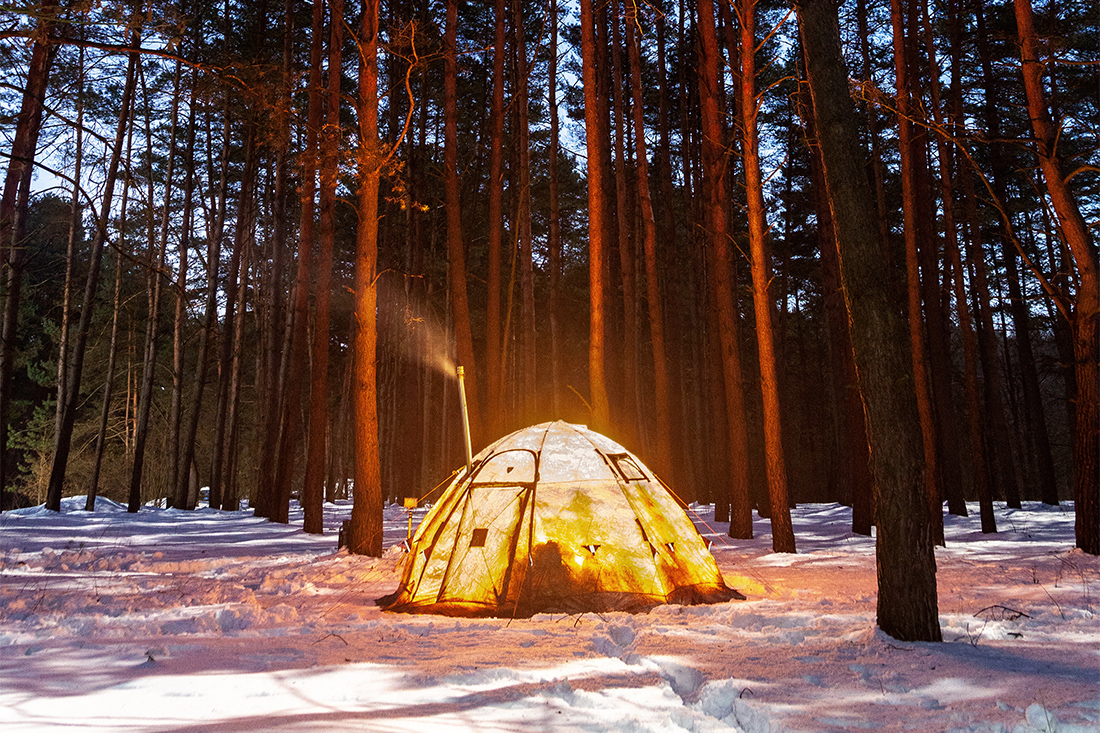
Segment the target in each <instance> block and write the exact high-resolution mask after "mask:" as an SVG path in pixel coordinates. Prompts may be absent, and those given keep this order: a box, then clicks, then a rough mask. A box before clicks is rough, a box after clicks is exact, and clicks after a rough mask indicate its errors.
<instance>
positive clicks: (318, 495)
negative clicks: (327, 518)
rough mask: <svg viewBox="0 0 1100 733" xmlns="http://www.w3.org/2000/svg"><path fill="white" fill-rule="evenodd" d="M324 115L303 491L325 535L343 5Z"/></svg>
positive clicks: (309, 517) (336, 14) (311, 526)
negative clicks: (326, 457)
mask: <svg viewBox="0 0 1100 733" xmlns="http://www.w3.org/2000/svg"><path fill="white" fill-rule="evenodd" d="M330 2H331V5H330V8H331V9H330V19H329V24H330V30H331V36H330V37H329V57H328V97H327V102H328V110H327V114H328V117H327V120H326V123H325V129H324V131H323V133H322V135H321V140H320V143H321V201H320V203H321V211H320V220H319V222H318V224H319V228H320V238H319V240H318V242H317V244H318V247H317V271H316V276H315V278H314V281H313V287H314V294H313V306H314V316H313V360H312V362H313V371H312V377H313V378H312V383H311V386H310V400H309V450H308V455H307V457H306V475H305V483H304V484H303V486H302V509H303V510H304V513H305V520H304V529H305V531H306V532H309V533H311V534H321V532H322V531H323V530H324V501H325V490H324V483H325V454H326V450H325V449H326V446H327V444H328V422H329V417H328V352H329V314H330V311H331V308H330V300H331V292H330V291H331V289H332V251H333V248H334V246H335V242H336V183H337V180H336V177H337V174H338V173H339V153H340V150H339V144H340V137H341V134H340V80H341V78H342V76H343V73H342V71H341V46H342V44H343V41H344V33H343V28H344V26H343V23H344V0H330Z"/></svg>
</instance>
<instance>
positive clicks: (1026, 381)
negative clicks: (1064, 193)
mask: <svg viewBox="0 0 1100 733" xmlns="http://www.w3.org/2000/svg"><path fill="white" fill-rule="evenodd" d="M985 1H986V0H978V2H977V6H978V7H977V12H976V14H975V16H976V17H975V20H976V26H977V34H976V38H975V40H976V46H977V49H978V60H979V63H980V66H981V74H982V84H983V86H984V87H985V90H984V91H985V100H984V106H983V109H982V115H983V118H984V121H985V126H986V135H987V136H988V139H989V140H990V141H992V142H991V144H990V145H989V168H990V170H989V177H990V179H991V183H992V186H993V193H994V195H995V197H996V199H997V200H998V202H999V205H1000V206H1002V207H1003V206H1004V205H1005V203H1006V202H1007V201H1008V200H1009V193H1008V185H1007V180H1006V179H1008V178H1009V176H1010V175H1011V172H1010V171H1011V169H1010V165H1011V163H1010V161H1008V160H1006V159H1005V154H1004V151H1003V150H1002V146H1003V145H1004V144H1005V143H1004V142H1002V138H1003V135H1002V132H1001V122H1000V120H1001V116H1002V114H1003V113H1002V111H1001V109H1000V105H1001V99H1002V97H1001V91H1000V89H999V86H998V84H997V77H996V75H995V74H994V72H993V58H992V49H991V48H990V39H989V38H988V36H987V33H986V17H985V9H984V7H983V5H984V3H985ZM1005 225H1006V230H1005V232H1004V233H1003V235H1002V240H1001V255H1002V257H1003V259H1004V268H1005V277H1004V279H1005V281H1006V282H1007V284H1008V299H1009V312H1010V313H1011V316H1012V325H1013V327H1014V330H1015V339H1014V341H1015V344H1016V352H1017V355H1018V357H1019V364H1020V383H1021V385H1022V387H1023V398H1024V403H1023V427H1024V437H1025V440H1026V441H1027V446H1028V449H1027V450H1026V451H1023V459H1024V467H1025V469H1026V470H1025V471H1024V476H1025V477H1033V479H1032V480H1034V481H1035V482H1036V483H1038V484H1039V487H1040V489H1039V491H1040V495H1041V496H1043V497H1046V498H1048V499H1049V498H1051V497H1052V496H1053V497H1056V496H1057V489H1056V486H1055V470H1054V459H1053V457H1052V455H1051V452H1050V436H1049V433H1048V430H1047V424H1046V411H1045V410H1044V409H1043V402H1042V394H1041V392H1040V389H1039V372H1038V370H1037V368H1036V366H1035V351H1034V349H1033V348H1032V343H1031V330H1032V327H1031V314H1030V310H1029V306H1028V304H1027V302H1026V298H1025V295H1024V292H1023V288H1022V286H1021V282H1022V281H1021V275H1020V271H1019V263H1018V261H1017V260H1018V256H1019V255H1018V254H1017V252H1016V244H1015V243H1014V239H1015V235H1014V234H1013V233H1012V232H1011V231H1009V230H1008V228H1009V226H1010V223H1009V220H1008V219H1007V216H1006V219H1005ZM1010 488H1013V487H1012V485H1010ZM1006 498H1007V499H1008V501H1009V502H1010V503H1012V504H1017V505H1018V502H1019V497H1018V496H1013V495H1011V494H1009V495H1007V496H1006Z"/></svg>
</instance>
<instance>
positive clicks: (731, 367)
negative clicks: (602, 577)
mask: <svg viewBox="0 0 1100 733" xmlns="http://www.w3.org/2000/svg"><path fill="white" fill-rule="evenodd" d="M698 13H699V26H698V29H699V57H700V58H699V106H700V111H701V118H702V134H703V172H704V176H703V182H704V187H705V188H706V192H707V193H706V206H707V216H706V223H707V226H706V229H707V240H708V241H707V244H706V251H707V264H708V270H709V271H710V283H709V284H710V286H712V287H713V288H714V299H715V300H714V302H715V307H716V310H717V318H718V338H719V344H720V354H721V364H722V381H723V383H724V386H725V401H726V405H725V407H726V422H727V425H726V428H727V430H728V432H729V470H730V476H731V478H732V481H731V485H730V528H729V535H730V537H736V538H739V539H751V538H752V504H751V503H750V499H749V448H748V433H747V430H746V427H745V398H744V392H743V390H744V387H743V385H742V381H741V380H742V376H741V345H740V343H739V331H740V329H739V327H738V323H737V320H738V315H737V312H736V308H735V305H734V289H733V278H734V276H733V272H732V268H731V265H730V253H729V229H728V226H727V218H726V206H727V204H728V196H727V195H726V183H725V181H726V173H727V160H728V159H727V156H726V152H725V150H726V145H725V143H724V141H723V135H722V122H721V116H720V114H721V113H720V110H719V105H718V97H719V93H718V85H719V84H720V83H721V78H722V77H721V76H720V75H719V68H718V67H719V64H718V42H717V38H716V35H715V33H716V27H715V24H714V4H713V3H712V2H711V0H699V3H698Z"/></svg>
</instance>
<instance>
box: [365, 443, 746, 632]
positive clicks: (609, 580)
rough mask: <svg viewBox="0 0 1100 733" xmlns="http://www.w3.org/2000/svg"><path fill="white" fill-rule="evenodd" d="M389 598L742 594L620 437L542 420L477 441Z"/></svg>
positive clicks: (508, 604)
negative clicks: (479, 446)
mask: <svg viewBox="0 0 1100 733" xmlns="http://www.w3.org/2000/svg"><path fill="white" fill-rule="evenodd" d="M405 563H406V564H405V568H404V573H403V576H402V579H401V584H400V585H399V587H398V589H397V591H396V592H395V593H393V594H391V595H389V596H386V597H385V598H380V599H379V600H378V603H379V605H381V606H382V607H383V608H385V609H386V610H391V611H406V612H429V613H441V614H446V615H458V616H505V617H524V616H530V615H532V614H535V613H542V612H567V613H572V612H581V611H610V610H629V611H635V610H644V609H647V608H651V607H652V606H654V605H657V604H660V603H680V604H694V603H714V602H721V601H727V600H730V599H732V598H743V596H741V595H740V594H739V593H737V591H735V590H732V589H730V588H728V587H727V586H726V584H725V582H724V581H723V579H722V575H721V572H720V571H719V570H718V566H717V564H716V563H715V562H714V558H713V557H712V556H711V554H710V552H709V551H708V549H707V547H706V544H705V543H704V542H703V539H702V538H701V537H700V536H699V533H698V532H697V531H696V529H695V526H694V525H693V524H692V522H691V520H690V519H689V518H688V516H687V514H686V513H685V512H684V509H683V507H681V506H680V504H679V503H678V502H677V501H676V499H675V498H674V497H673V496H672V495H671V494H670V493H669V491H668V490H667V489H666V488H665V487H664V486H663V485H662V484H661V483H660V482H659V481H658V480H657V478H656V477H655V476H654V475H653V473H652V472H651V471H650V470H649V469H648V468H646V467H645V466H644V465H643V464H642V462H641V461H640V460H639V459H638V458H637V456H635V455H633V454H632V453H630V452H629V451H627V450H626V449H625V448H623V447H622V446H621V445H619V444H617V443H615V442H614V441H612V440H610V439H609V438H607V437H605V436H603V435H600V434H599V433H596V432H594V431H591V430H589V429H587V428H586V427H584V426H581V425H571V424H568V423H564V422H553V423H543V424H541V425H535V426H533V427H529V428H525V429H523V430H519V431H517V432H515V433H512V434H511V435H509V436H507V437H505V438H502V439H501V440H499V441H497V442H496V443H494V444H493V445H491V446H489V447H488V448H486V449H485V450H483V451H481V453H479V454H478V455H477V456H476V458H475V460H474V463H473V470H472V471H467V470H465V469H464V470H462V471H461V473H460V474H459V475H458V477H457V478H456V479H455V480H454V481H453V482H452V483H451V484H450V486H449V487H448V488H447V489H446V490H445V491H444V492H443V494H442V496H441V497H440V499H439V501H438V502H436V504H435V506H434V507H433V508H432V510H431V511H430V512H429V513H428V515H427V516H426V517H425V518H424V521H423V522H422V523H421V525H420V527H419V529H418V530H417V532H416V535H415V536H414V537H413V539H412V542H411V545H410V547H409V554H408V556H407V558H406V560H405Z"/></svg>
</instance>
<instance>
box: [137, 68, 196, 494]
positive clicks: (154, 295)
mask: <svg viewBox="0 0 1100 733" xmlns="http://www.w3.org/2000/svg"><path fill="white" fill-rule="evenodd" d="M182 73H183V72H182V66H181V65H180V64H179V63H178V62H177V63H176V73H175V78H174V80H173V82H172V112H171V115H170V122H169V133H168V167H167V170H166V171H165V176H164V209H163V211H162V213H161V221H160V238H159V241H158V243H157V246H156V251H152V250H151V251H150V252H149V275H148V277H147V279H146V284H147V288H148V291H149V295H148V303H149V314H148V320H147V321H146V324H145V349H144V358H143V360H142V367H141V393H140V395H139V397H138V414H137V429H136V430H135V431H134V462H133V466H132V468H131V472H130V495H129V503H128V506H127V511H129V512H130V513H136V512H137V511H138V510H139V509H140V508H141V477H142V472H143V469H144V466H145V443H146V441H147V439H148V433H149V409H150V406H151V404H152V402H153V378H154V377H155V375H156V365H157V339H158V336H159V333H160V298H161V292H162V290H163V287H162V285H163V282H164V255H165V252H166V251H167V248H168V226H169V214H170V212H171V208H172V206H171V204H172V178H173V176H174V174H175V166H176V134H177V126H176V123H177V121H178V113H179V106H180V105H179V102H180V79H181V77H182ZM142 86H143V88H144V86H145V82H144V76H143V77H142ZM146 104H147V107H148V95H146ZM148 128H149V121H148V116H146V142H147V151H146V152H147V155H148V157H149V167H150V170H149V205H150V208H151V207H152V202H153V190H152V188H153V171H152V165H153V164H152V160H153V151H152V134H151V131H150V130H149V129H148ZM150 217H152V211H150ZM150 224H152V222H150ZM152 233H153V228H152V226H150V244H152Z"/></svg>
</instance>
